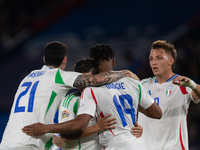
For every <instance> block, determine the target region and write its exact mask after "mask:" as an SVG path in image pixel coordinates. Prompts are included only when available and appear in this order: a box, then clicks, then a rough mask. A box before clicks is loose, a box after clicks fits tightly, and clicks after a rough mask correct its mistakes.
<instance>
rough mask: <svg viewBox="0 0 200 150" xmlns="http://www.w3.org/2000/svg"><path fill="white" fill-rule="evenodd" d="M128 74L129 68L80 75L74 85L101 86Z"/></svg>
mask: <svg viewBox="0 0 200 150" xmlns="http://www.w3.org/2000/svg"><path fill="white" fill-rule="evenodd" d="M127 76H128V71H127V70H122V71H113V72H101V73H99V74H96V75H79V76H78V77H77V78H76V80H75V81H74V87H88V86H101V85H105V84H110V83H112V82H115V81H117V80H119V79H121V78H123V77H127Z"/></svg>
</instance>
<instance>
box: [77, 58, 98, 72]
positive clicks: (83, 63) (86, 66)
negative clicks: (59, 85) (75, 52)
mask: <svg viewBox="0 0 200 150" xmlns="http://www.w3.org/2000/svg"><path fill="white" fill-rule="evenodd" d="M74 71H76V72H80V73H88V72H91V73H92V74H97V73H98V68H97V66H96V64H95V62H94V61H93V60H90V59H80V60H79V61H77V62H76V64H75V65H74Z"/></svg>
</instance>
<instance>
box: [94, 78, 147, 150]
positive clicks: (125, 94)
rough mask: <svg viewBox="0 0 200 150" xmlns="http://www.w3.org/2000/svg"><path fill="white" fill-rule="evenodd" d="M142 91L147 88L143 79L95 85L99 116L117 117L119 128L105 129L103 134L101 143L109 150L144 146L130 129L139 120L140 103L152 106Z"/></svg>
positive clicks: (124, 79)
mask: <svg viewBox="0 0 200 150" xmlns="http://www.w3.org/2000/svg"><path fill="white" fill-rule="evenodd" d="M142 90H144V88H143V87H142V85H141V84H140V82H139V81H137V80H134V79H131V78H128V77H126V78H123V79H120V80H118V81H117V82H114V83H111V84H108V85H105V86H101V87H92V88H91V93H92V95H93V99H94V101H95V103H96V105H97V113H98V115H99V116H101V117H103V116H105V115H106V114H109V113H112V116H111V117H116V118H117V123H116V124H115V126H116V128H115V129H112V130H107V131H104V132H102V133H101V134H100V135H99V137H100V143H101V144H102V145H104V146H105V147H106V149H113V148H116V147H118V148H120V149H123V148H124V149H128V148H130V147H131V148H132V149H134V144H135V146H136V147H137V148H138V149H144V146H143V145H144V143H143V141H142V140H141V139H140V138H136V137H135V136H133V135H131V132H130V131H131V127H134V124H135V121H136V120H137V109H138V103H140V104H141V105H142V106H143V107H144V108H145V109H146V108H147V105H148V104H146V102H145V100H144V99H145V95H143V91H142ZM146 95H147V94H146ZM148 98H149V97H148ZM148 107H149V105H148ZM128 141H129V142H128ZM134 142H135V143H134ZM123 143H124V144H123ZM125 144H126V146H125ZM120 145H121V146H120Z"/></svg>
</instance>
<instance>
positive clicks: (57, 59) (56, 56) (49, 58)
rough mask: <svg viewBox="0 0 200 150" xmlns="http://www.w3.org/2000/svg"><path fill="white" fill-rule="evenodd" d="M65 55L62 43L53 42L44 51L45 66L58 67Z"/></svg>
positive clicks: (64, 46)
mask: <svg viewBox="0 0 200 150" xmlns="http://www.w3.org/2000/svg"><path fill="white" fill-rule="evenodd" d="M66 54H67V46H66V45H65V44H64V43H61V42H58V41H53V42H50V43H48V44H47V45H46V46H45V49H44V58H45V65H47V66H54V67H58V66H60V64H61V63H62V61H63V59H64V57H65V56H66Z"/></svg>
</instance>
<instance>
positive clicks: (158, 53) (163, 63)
mask: <svg viewBox="0 0 200 150" xmlns="http://www.w3.org/2000/svg"><path fill="white" fill-rule="evenodd" d="M149 63H150V66H151V69H152V72H153V74H154V75H155V76H163V75H165V74H167V73H168V72H170V71H172V64H173V58H172V56H171V55H169V54H167V53H166V52H165V50H164V49H162V48H160V49H153V50H151V52H150V55H149Z"/></svg>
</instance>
